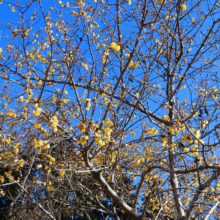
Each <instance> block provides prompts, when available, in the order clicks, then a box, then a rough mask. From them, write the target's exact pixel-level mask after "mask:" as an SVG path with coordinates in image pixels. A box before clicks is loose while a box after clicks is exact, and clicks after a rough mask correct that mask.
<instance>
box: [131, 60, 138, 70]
mask: <svg viewBox="0 0 220 220" xmlns="http://www.w3.org/2000/svg"><path fill="white" fill-rule="evenodd" d="M138 66H139V63H138V62H133V61H131V62H130V63H129V67H130V68H131V69H136V68H137V67H138Z"/></svg>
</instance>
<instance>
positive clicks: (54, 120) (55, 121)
mask: <svg viewBox="0 0 220 220" xmlns="http://www.w3.org/2000/svg"><path fill="white" fill-rule="evenodd" d="M50 122H51V123H52V126H53V128H54V129H53V131H54V132H57V125H58V119H57V117H56V116H53V117H52V119H51V121H50Z"/></svg>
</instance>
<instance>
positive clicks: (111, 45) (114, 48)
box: [110, 42, 121, 52]
mask: <svg viewBox="0 0 220 220" xmlns="http://www.w3.org/2000/svg"><path fill="white" fill-rule="evenodd" d="M110 48H111V49H113V50H114V51H115V52H116V51H119V50H120V48H121V47H120V46H119V45H118V44H117V43H115V42H111V44H110Z"/></svg>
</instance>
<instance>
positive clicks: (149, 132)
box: [146, 128, 159, 135]
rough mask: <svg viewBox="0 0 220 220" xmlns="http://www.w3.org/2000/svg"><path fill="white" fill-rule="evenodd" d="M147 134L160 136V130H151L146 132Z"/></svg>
mask: <svg viewBox="0 0 220 220" xmlns="http://www.w3.org/2000/svg"><path fill="white" fill-rule="evenodd" d="M146 133H147V134H154V135H157V134H159V132H158V130H157V129H156V128H149V129H148V130H147V131H146Z"/></svg>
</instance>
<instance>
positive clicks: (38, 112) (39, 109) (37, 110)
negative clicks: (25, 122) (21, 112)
mask: <svg viewBox="0 0 220 220" xmlns="http://www.w3.org/2000/svg"><path fill="white" fill-rule="evenodd" d="M41 112H42V109H41V108H40V107H37V108H36V111H33V112H32V114H33V115H35V116H39V115H40V113H41Z"/></svg>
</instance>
